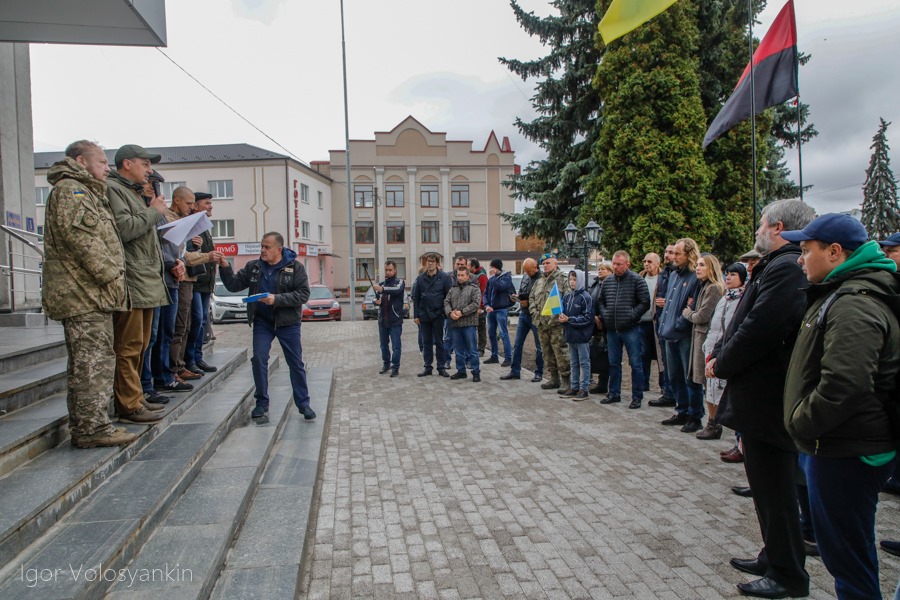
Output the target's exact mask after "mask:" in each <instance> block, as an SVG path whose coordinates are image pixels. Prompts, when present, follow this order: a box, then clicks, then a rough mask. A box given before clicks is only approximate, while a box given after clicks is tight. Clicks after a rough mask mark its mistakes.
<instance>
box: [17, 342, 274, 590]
mask: <svg viewBox="0 0 900 600" xmlns="http://www.w3.org/2000/svg"><path fill="white" fill-rule="evenodd" d="M276 368H277V359H276V361H275V364H274V365H273V371H274V370H275V369H276ZM226 381H227V385H222V386H220V387H218V388H217V389H216V393H214V394H205V395H204V396H203V398H201V399H199V401H198V402H196V403H195V404H194V405H193V406H191V407H190V408H188V409H187V410H185V411H183V414H180V417H179V418H178V419H177V421H175V422H174V423H172V424H171V426H169V427H167V428H165V429H164V430H163V431H161V432H160V433H158V434H157V435H156V436H155V437H153V439H152V440H151V441H150V442H149V443H147V444H145V445H144V447H142V448H140V450H139V451H138V452H137V453H136V454H135V455H133V458H132V460H130V461H128V462H126V463H125V464H124V465H123V466H121V468H119V469H118V470H117V471H116V472H115V473H114V475H113V476H111V477H109V478H108V481H106V482H105V483H104V485H102V486H101V487H100V488H99V489H96V490H95V491H94V492H93V493H92V494H91V495H90V496H89V497H88V498H87V499H86V500H84V501H82V502H80V503H78V504H77V506H76V507H75V508H74V509H72V511H71V512H70V513H69V514H67V515H66V516H65V517H64V518H63V519H62V520H60V521H59V522H58V523H57V524H56V525H55V526H53V527H52V528H51V529H50V530H49V531H47V533H46V534H45V535H44V536H42V537H41V538H40V539H38V540H37V541H36V542H35V543H34V544H32V545H31V546H29V547H28V548H27V549H26V550H25V551H24V552H22V553H21V554H20V555H19V556H16V557H14V560H12V561H9V562H7V566H5V567H3V569H2V570H0V598H28V597H35V598H58V599H63V598H73V599H74V598H97V597H102V595H103V594H104V593H105V591H106V590H107V588H108V587H109V586H110V585H111V584H112V583H113V581H110V580H109V579H113V580H114V579H115V577H116V576H117V573H114V572H113V571H109V569H113V570H114V571H117V570H119V569H121V568H123V567H124V566H125V565H127V564H128V562H130V561H131V560H132V558H133V557H134V556H135V554H136V553H137V551H138V550H139V549H140V547H141V546H142V545H143V544H144V543H145V542H146V540H147V539H148V538H149V536H150V535H151V534H152V532H153V531H154V529H155V528H156V526H157V525H158V524H159V523H160V522H161V521H162V519H163V518H164V517H165V515H166V512H167V511H168V509H169V508H170V507H171V506H172V504H173V503H174V502H175V500H177V499H178V498H179V497H180V496H181V494H182V493H183V492H184V491H185V490H186V489H187V488H188V486H190V484H191V482H192V481H193V479H194V477H196V475H197V473H198V472H199V471H200V469H201V468H202V467H203V465H204V464H205V463H206V462H207V460H208V459H209V457H210V456H212V455H213V453H214V452H215V451H216V449H217V447H218V445H219V443H220V442H221V440H222V439H223V438H224V437H225V436H226V435H227V434H228V432H229V431H231V430H232V429H233V428H234V427H235V426H236V425H238V424H239V423H240V422H242V421H244V420H246V419H247V413H248V412H249V410H250V408H251V406H252V405H253V396H252V392H253V377H252V373H251V369H250V365H249V364H243V365H242V366H240V367H239V368H238V369H237V370H235V372H234V373H233V374H231V375H230V376H228V377H227V380H226ZM153 429H156V427H153V428H151V429H150V430H153ZM134 445H135V444H132V446H131V447H133V446H134ZM131 447H129V448H131ZM48 565H53V566H52V567H50V566H48ZM48 568H49V569H51V570H52V572H53V573H54V574H55V576H54V577H51V578H49V579H47V580H46V581H38V582H36V583H35V584H33V587H29V584H30V581H29V578H28V576H27V575H26V576H25V577H23V574H28V573H33V572H35V573H39V572H40V571H39V570H40V569H48ZM98 568H99V570H95V571H91V569H98ZM57 569H58V570H57ZM32 570H38V571H32ZM98 573H99V575H98ZM23 579H24V580H23ZM157 597H158V596H157Z"/></svg>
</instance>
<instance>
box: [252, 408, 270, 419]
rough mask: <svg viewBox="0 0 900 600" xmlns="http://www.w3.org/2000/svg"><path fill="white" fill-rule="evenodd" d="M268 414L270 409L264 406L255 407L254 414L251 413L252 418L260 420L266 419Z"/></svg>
mask: <svg viewBox="0 0 900 600" xmlns="http://www.w3.org/2000/svg"><path fill="white" fill-rule="evenodd" d="M267 412H269V409H268V408H266V407H264V406H254V407H253V412H251V413H250V418H251V419H259V418H260V417H264V416H265V415H266V413H267Z"/></svg>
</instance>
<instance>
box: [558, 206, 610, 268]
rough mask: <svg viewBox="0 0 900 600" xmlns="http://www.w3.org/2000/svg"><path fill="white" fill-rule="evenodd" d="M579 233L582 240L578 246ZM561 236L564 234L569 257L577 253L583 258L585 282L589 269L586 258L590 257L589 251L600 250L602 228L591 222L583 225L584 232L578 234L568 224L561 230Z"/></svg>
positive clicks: (573, 225) (571, 225) (575, 229)
mask: <svg viewBox="0 0 900 600" xmlns="http://www.w3.org/2000/svg"><path fill="white" fill-rule="evenodd" d="M579 233H581V238H582V242H581V243H580V244H579V243H578V238H579V235H578V234H579ZM563 234H565V238H566V245H567V246H568V247H569V256H573V255H576V252H577V253H578V255H581V256H583V257H584V263H583V264H584V267H583V268H584V273H585V281H586V280H587V274H588V272H589V271H590V267H589V266H588V256H589V255H590V252H591V250H596V249H598V248H600V240H601V239H602V238H603V228H601V227H600V226H599V225H597V224H596V223H594V221H593V220H591V222H590V223H588V224H587V225H585V227H584V231H583V232H579V231H578V228H577V227H575V224H574V223H569V224H568V225H567V226H566V228H565V229H564V230H563Z"/></svg>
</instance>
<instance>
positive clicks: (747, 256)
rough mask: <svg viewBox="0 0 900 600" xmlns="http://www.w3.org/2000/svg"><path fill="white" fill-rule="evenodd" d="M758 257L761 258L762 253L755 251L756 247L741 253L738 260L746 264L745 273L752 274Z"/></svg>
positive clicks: (757, 262)
mask: <svg viewBox="0 0 900 600" xmlns="http://www.w3.org/2000/svg"><path fill="white" fill-rule="evenodd" d="M760 259H762V255H761V254H760V253H759V252H757V251H756V249H753V250H750V251H749V252H744V253H743V254H741V257H740V258H739V259H738V260H740V261H741V262H742V263H744V264H745V265H747V273H748V274H750V275H752V273H753V267H755V266H756V265H757V264H759V261H760Z"/></svg>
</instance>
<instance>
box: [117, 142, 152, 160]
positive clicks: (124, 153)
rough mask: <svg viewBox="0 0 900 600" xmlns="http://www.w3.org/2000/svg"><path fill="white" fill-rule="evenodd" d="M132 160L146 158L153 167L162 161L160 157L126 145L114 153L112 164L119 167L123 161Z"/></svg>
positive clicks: (134, 145) (140, 148) (131, 145)
mask: <svg viewBox="0 0 900 600" xmlns="http://www.w3.org/2000/svg"><path fill="white" fill-rule="evenodd" d="M134 158H146V159H147V160H149V161H150V164H153V165H155V164H156V163H158V162H159V161H160V160H162V156H160V155H159V154H150V153H149V152H147V151H146V150H145V149H144V148H142V147H141V146H138V145H137V144H126V145H124V146H122V147H121V148H119V149H118V150H117V151H116V157H115V159H114V160H113V162H115V164H117V165H120V164H122V161H123V160H130V159H134Z"/></svg>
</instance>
